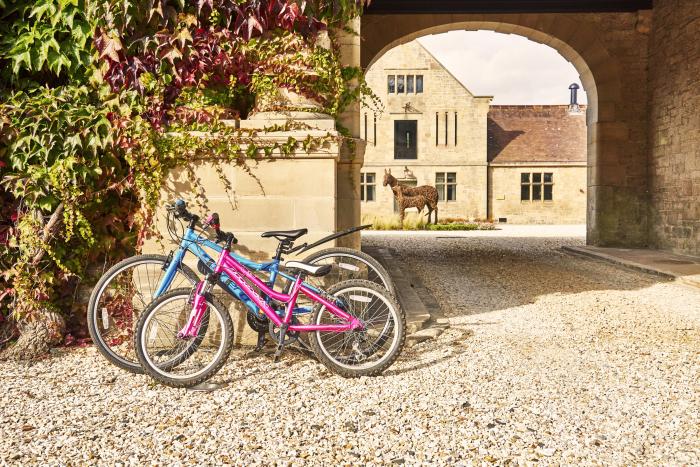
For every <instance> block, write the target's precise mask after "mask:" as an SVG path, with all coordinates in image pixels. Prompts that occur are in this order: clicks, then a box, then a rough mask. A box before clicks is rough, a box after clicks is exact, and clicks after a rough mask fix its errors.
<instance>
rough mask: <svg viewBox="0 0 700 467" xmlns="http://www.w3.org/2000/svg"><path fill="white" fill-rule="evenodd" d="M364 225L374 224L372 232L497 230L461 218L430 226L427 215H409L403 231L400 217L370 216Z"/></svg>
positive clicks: (364, 219) (445, 220) (365, 216)
mask: <svg viewBox="0 0 700 467" xmlns="http://www.w3.org/2000/svg"><path fill="white" fill-rule="evenodd" d="M362 223H363V224H372V230H430V231H458V230H462V231H466V230H496V225H495V224H494V223H493V222H484V221H480V220H476V221H472V222H470V221H467V220H466V219H461V218H459V219H458V218H455V219H452V218H445V219H444V220H440V221H439V223H438V224H428V222H427V221H426V219H425V215H418V214H416V213H407V214H406V219H405V220H404V223H403V229H401V220H400V218H399V216H398V215H394V216H384V217H375V216H370V215H364V216H362Z"/></svg>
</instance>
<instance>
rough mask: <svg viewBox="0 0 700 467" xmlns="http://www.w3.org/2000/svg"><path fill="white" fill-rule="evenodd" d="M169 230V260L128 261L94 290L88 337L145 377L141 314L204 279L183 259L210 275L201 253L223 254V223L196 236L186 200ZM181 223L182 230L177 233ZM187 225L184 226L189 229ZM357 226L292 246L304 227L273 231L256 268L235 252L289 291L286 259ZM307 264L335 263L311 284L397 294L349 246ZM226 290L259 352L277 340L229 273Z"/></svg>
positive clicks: (174, 210) (384, 275)
mask: <svg viewBox="0 0 700 467" xmlns="http://www.w3.org/2000/svg"><path fill="white" fill-rule="evenodd" d="M167 212H168V232H169V234H170V236H171V238H172V239H173V240H175V241H177V242H178V243H179V246H178V247H177V248H176V249H175V250H173V251H171V252H170V254H169V255H167V256H164V255H153V254H149V255H137V256H132V257H130V258H127V259H125V260H123V261H121V262H119V263H117V264H115V265H114V266H113V267H112V268H110V269H109V270H108V271H107V272H106V273H105V274H104V275H103V276H102V277H101V278H100V280H99V281H98V283H97V285H96V286H95V288H94V289H93V291H92V295H91V297H90V301H89V304H88V309H87V322H88V329H89V331H90V336H91V337H92V340H93V342H94V343H95V345H96V346H97V349H98V350H99V351H100V353H101V354H102V355H103V356H104V357H105V358H106V359H107V360H109V361H110V362H111V363H113V364H114V365H116V366H118V367H120V368H122V369H124V370H127V371H130V372H132V373H142V372H143V371H142V369H141V366H140V364H139V362H138V359H137V357H136V353H135V350H134V347H133V332H134V329H135V325H136V322H137V321H138V318H139V316H140V314H141V312H142V311H143V310H144V309H145V308H146V307H147V306H148V305H149V304H150V303H151V301H153V300H154V299H156V298H158V297H160V296H161V295H163V294H164V293H165V292H167V291H169V290H174V289H178V288H181V287H192V286H194V285H195V284H197V283H198V282H199V281H200V278H199V276H198V275H197V273H195V272H194V271H193V270H192V269H191V268H190V267H188V266H187V265H186V264H185V263H184V260H185V258H186V256H187V254H188V253H191V254H192V255H194V257H195V258H197V260H198V263H197V269H198V270H199V272H200V273H202V274H203V275H206V274H207V273H209V272H210V271H212V270H213V269H214V267H215V265H216V261H215V260H214V259H213V258H212V257H211V256H210V255H209V254H208V253H207V251H206V250H205V249H204V248H208V249H211V250H213V251H214V252H215V253H216V254H215V256H217V255H218V253H219V252H221V250H222V246H220V245H219V244H218V243H217V242H219V243H220V242H221V240H222V239H221V238H218V237H219V234H218V233H219V232H220V230H219V218H218V215H217V214H213V215H212V216H211V217H210V218H209V219H207V221H206V222H205V225H204V226H203V227H207V228H212V229H213V230H214V232H215V233H216V234H217V238H216V239H215V240H213V241H212V240H210V239H209V238H208V236H206V235H205V233H204V231H203V230H199V231H198V229H197V228H198V226H199V220H200V218H199V217H198V216H197V215H196V214H192V213H191V212H189V211H187V206H186V204H185V202H184V201H182V200H177V201H176V202H175V203H174V204H173V205H171V206H168V209H167ZM178 222H179V223H180V228H179V229H178V225H177V224H178ZM183 222H187V227H185V226H184V224H183ZM367 227H368V226H361V227H355V228H352V229H348V230H345V231H342V232H338V233H335V234H333V235H329V236H328V237H325V238H323V239H321V240H319V241H317V242H314V243H313V244H311V245H308V244H306V243H304V244H302V245H299V246H297V247H294V242H295V241H296V240H297V239H299V238H300V237H301V236H303V235H305V234H306V233H307V229H299V230H290V231H272V232H265V233H263V234H262V237H264V238H275V239H277V240H278V241H279V244H278V246H277V251H276V254H275V256H274V258H272V260H270V261H267V262H262V263H258V262H255V261H251V260H250V259H247V258H244V257H242V256H240V255H237V254H235V253H231V255H232V256H234V257H235V259H236V260H237V261H238V262H240V263H241V264H242V265H244V266H245V267H246V268H248V269H250V270H252V271H255V272H256V273H257V274H259V275H260V277H261V279H262V280H264V281H265V283H266V284H268V285H269V286H270V287H275V286H277V285H281V286H282V287H283V288H284V287H288V286H289V284H292V283H293V282H294V280H295V277H294V276H292V275H288V274H286V273H285V272H284V271H281V270H280V264H281V262H282V259H283V258H282V255H291V254H295V255H298V254H302V253H304V252H306V251H309V250H311V249H313V248H316V247H318V246H319V245H322V244H324V243H327V242H329V241H332V240H335V239H337V238H339V237H342V236H344V235H348V234H350V233H352V232H356V231H358V230H361V229H364V228H367ZM303 262H305V263H309V264H315V265H324V264H330V265H331V266H332V269H331V273H330V274H328V275H326V276H324V277H323V278H322V279H318V280H319V281H323V282H322V283H317V284H314V283H313V282H311V284H310V285H311V286H320V287H323V288H327V287H329V286H330V285H332V284H335V283H338V282H341V281H344V280H350V279H365V280H370V281H372V282H376V283H378V284H380V285H382V286H383V287H384V288H386V289H387V290H389V292H391V293H392V294H393V293H394V286H393V283H392V281H391V278H390V276H389V274H388V272H387V271H386V269H384V267H382V266H381V264H379V263H378V262H377V261H376V260H375V259H374V258H372V257H371V256H369V255H367V254H366V253H363V252H361V251H357V250H353V249H349V248H327V249H324V250H321V251H318V252H316V253H314V254H312V255H310V256H308V257H306V258H304V259H303ZM220 285H221V290H223V291H224V292H226V293H227V294H228V295H230V296H231V297H232V298H233V299H235V300H236V301H238V302H240V303H242V304H243V305H244V306H245V307H246V309H247V312H246V321H247V323H248V325H249V326H250V327H251V328H252V329H253V330H255V331H256V332H257V333H258V347H262V345H264V340H265V335H266V334H268V333H269V334H270V335H271V336H272V337H273V339H274V338H276V334H275V329H274V328H273V326H272V325H270V322H269V320H268V319H267V318H266V317H265V315H264V314H263V313H262V312H261V311H260V310H259V308H258V306H257V305H256V304H255V303H254V302H253V301H252V300H251V299H250V298H249V297H248V296H247V295H246V294H245V293H244V292H243V291H242V290H241V289H240V288H239V287H238V286H236V284H235V283H234V282H233V281H231V280H230V279H229V278H228V277H226V276H225V275H223V276H222V278H221V281H220ZM310 311H311V309H310V308H306V307H304V306H303V303H301V304H300V306H299V307H298V309H297V310H296V313H298V314H304V313H308V312H310Z"/></svg>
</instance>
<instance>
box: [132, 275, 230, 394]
mask: <svg viewBox="0 0 700 467" xmlns="http://www.w3.org/2000/svg"><path fill="white" fill-rule="evenodd" d="M191 293H192V292H191V290H190V289H175V290H172V291H170V292H167V293H165V294H163V295H161V296H160V297H158V298H157V299H155V300H154V301H152V302H151V303H150V304H149V305H148V307H147V308H146V309H145V310H144V311H143V313H142V314H141V316H140V317H139V322H138V324H137V325H136V332H135V334H134V343H135V347H136V355H137V357H138V359H139V363H140V364H141V367H142V368H143V369H144V371H145V373H146V374H148V375H149V376H150V377H151V378H153V379H154V380H156V381H158V382H159V383H162V384H165V385H166V386H170V387H173V388H187V387H192V386H196V385H198V384H201V383H203V382H205V381H207V380H208V379H210V378H211V377H212V376H214V375H215V374H216V373H217V372H218V371H219V370H220V369H221V367H222V366H224V364H225V363H226V361H227V360H228V357H229V355H230V354H231V350H232V349H233V322H232V321H231V315H230V314H229V312H228V309H227V308H226V307H225V306H224V305H223V304H222V303H221V302H220V301H219V300H218V299H217V298H216V297H214V296H213V295H211V294H207V295H205V299H206V302H207V305H208V310H207V313H208V314H209V319H210V320H211V316H212V310H213V311H214V312H216V314H217V315H219V317H220V318H221V324H222V325H223V327H222V336H223V345H222V348H221V351H220V353H218V355H217V356H216V358H215V359H214V360H213V362H212V363H211V364H209V365H208V366H207V367H206V368H205V369H204V370H202V371H200V372H199V373H197V374H196V375H195V376H192V377H183V378H173V377H170V376H167V375H166V374H165V371H166V370H170V369H172V367H171V366H170V365H168V366H162V367H160V366H157V365H155V364H154V363H153V362H152V361H151V360H150V358H148V357H147V355H146V353H147V352H146V351H145V350H144V346H145V338H146V332H145V331H146V327H147V325H148V323H149V321H150V319H151V315H153V314H155V313H156V312H157V311H158V309H159V307H161V306H165V305H167V304H168V303H169V302H171V301H174V300H176V299H178V298H181V297H187V298H188V299H189V297H190V295H191ZM209 324H210V325H211V322H210V323H209ZM204 333H206V330H205V331H204ZM204 333H202V331H201V330H200V333H199V334H198V336H197V339H198V340H199V341H200V342H201V340H203V339H204V337H205V336H204ZM198 347H199V346H198ZM195 352H196V350H195ZM188 357H189V356H188ZM184 360H186V358H185V359H182V361H184Z"/></svg>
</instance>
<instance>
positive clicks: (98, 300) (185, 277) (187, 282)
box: [87, 255, 199, 373]
mask: <svg viewBox="0 0 700 467" xmlns="http://www.w3.org/2000/svg"><path fill="white" fill-rule="evenodd" d="M167 264H168V257H167V256H163V255H138V256H132V257H130V258H126V259H125V260H123V261H120V262H119V263H117V264H115V265H114V266H112V268H110V269H109V270H108V271H107V272H106V273H105V274H104V275H103V276H102V278H101V279H100V280H99V282H98V283H97V285H96V286H95V288H94V289H93V291H92V295H91V296H90V301H89V303H88V308H87V322H88V330H89V331H90V336H91V337H92V341H93V342H94V343H95V346H96V347H97V350H99V351H100V353H101V354H102V355H103V356H104V357H105V358H106V359H107V360H109V362H111V363H112V364H114V365H116V366H118V367H119V368H122V369H124V370H126V371H129V372H131V373H143V370H142V369H141V365H139V362H138V359H137V358H136V353H135V351H134V345H133V340H134V339H133V334H134V329H135V327H136V322H137V321H138V318H139V316H140V315H141V313H142V312H143V310H144V309H145V308H146V306H148V304H149V303H150V302H151V301H152V300H153V295H154V294H155V292H156V290H157V288H158V285H159V284H160V282H161V281H162V279H163V276H164V274H165V268H166V266H167ZM198 281H199V278H198V277H197V274H196V273H195V272H194V271H192V269H190V268H189V267H187V266H185V265H184V264H180V265H179V267H178V269H177V273H176V274H175V277H173V279H172V281H171V284H170V288H179V287H193V286H194V285H195V284H196V283H197V282H198Z"/></svg>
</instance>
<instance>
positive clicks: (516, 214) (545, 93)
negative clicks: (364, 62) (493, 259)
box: [361, 22, 597, 230]
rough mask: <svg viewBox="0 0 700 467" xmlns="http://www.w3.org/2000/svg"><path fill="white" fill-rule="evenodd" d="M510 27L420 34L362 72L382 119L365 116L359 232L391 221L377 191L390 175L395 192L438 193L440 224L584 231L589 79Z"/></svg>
mask: <svg viewBox="0 0 700 467" xmlns="http://www.w3.org/2000/svg"><path fill="white" fill-rule="evenodd" d="M510 26H511V27H508V25H504V24H500V23H483V22H479V23H458V24H447V25H442V26H438V27H433V28H429V29H425V30H421V31H416V32H413V33H410V34H407V35H405V36H403V37H401V38H399V39H396V40H393V41H391V42H389V43H387V44H386V45H384V46H383V47H382V48H381V49H380V50H379V52H378V53H377V54H376V55H374V56H373V57H372V59H371V60H369V61H368V67H367V68H366V76H367V80H368V84H370V87H372V89H373V90H374V91H375V93H376V94H377V95H378V96H379V97H380V99H381V100H382V102H383V103H384V109H383V112H380V113H379V114H377V112H376V111H375V110H373V109H369V108H363V109H362V112H361V127H362V135H363V137H364V139H365V140H366V141H367V150H366V153H365V166H364V168H363V173H362V177H361V185H362V186H361V190H362V193H361V198H362V212H363V218H364V219H365V220H366V221H370V220H372V219H377V218H380V219H382V218H383V219H386V218H387V217H389V216H391V215H395V214H396V213H397V204H398V203H397V201H396V194H395V193H393V192H391V191H387V190H386V189H384V190H383V191H382V190H381V185H382V181H383V179H384V178H386V177H385V176H384V175H385V174H386V173H387V170H389V171H391V172H392V177H394V178H398V179H399V181H400V183H401V184H403V185H407V186H415V185H419V186H420V185H424V184H425V185H432V186H435V188H436V189H437V191H438V193H439V195H440V196H439V199H440V203H439V208H440V211H442V213H441V214H442V219H458V220H461V219H463V220H465V221H467V222H471V221H474V220H487V219H488V220H493V221H496V222H501V223H517V224H533V223H534V224H586V223H587V222H586V217H587V212H588V211H587V208H586V206H587V204H589V203H587V201H588V198H589V194H588V193H587V191H588V190H587V188H588V186H589V184H590V182H591V180H590V174H589V170H588V163H589V161H590V157H589V156H590V153H591V151H594V150H595V145H594V144H592V142H594V138H593V137H592V135H591V131H589V130H588V129H589V128H591V123H595V121H596V119H597V105H596V104H597V89H596V86H595V82H594V80H593V79H592V73H591V71H590V69H589V68H588V66H587V65H586V64H585V62H584V61H583V59H581V57H580V56H579V55H578V54H577V53H575V52H574V51H573V49H572V48H571V47H569V46H566V45H565V44H563V43H562V44H561V45H560V46H561V47H560V48H559V49H557V48H556V47H554V46H553V44H554V45H557V41H556V40H555V39H554V38H552V37H548V38H546V40H545V38H543V37H542V33H540V32H538V31H534V30H530V32H529V34H523V33H522V29H523V28H520V27H517V26H514V25H510ZM509 29H512V30H509ZM516 29H518V31H517V32H514V30H516ZM506 33H509V34H506ZM528 36H530V37H528ZM375 45H376V44H375ZM370 49H371V47H370ZM486 50H487V52H485V51H486ZM562 51H563V52H566V53H568V55H569V57H573V58H567V56H566V55H565V54H564V53H562ZM528 60H535V61H537V62H539V63H535V64H534V68H533V66H532V64H529V65H530V66H526V65H528V64H527V61H528ZM474 70H478V71H474ZM548 74H549V76H548ZM547 78H548V79H547ZM545 80H546V81H547V82H546V83H543V81H545ZM533 82H535V83H537V85H535V86H532V83H533ZM579 83H580V84H579ZM571 84H573V85H574V87H576V88H582V89H580V92H579V91H578V90H577V89H571V90H569V89H568V88H569V85H571ZM557 87H558V89H557ZM575 94H577V95H576V96H575V97H574V95H575ZM373 185H374V186H373ZM392 197H393V198H394V200H393V202H391V198H392ZM384 198H386V199H384ZM384 223H385V224H386V223H387V222H384ZM588 225H589V230H590V227H591V225H590V223H588Z"/></svg>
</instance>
